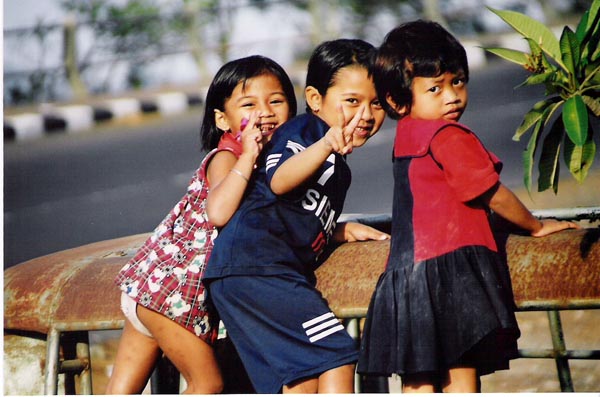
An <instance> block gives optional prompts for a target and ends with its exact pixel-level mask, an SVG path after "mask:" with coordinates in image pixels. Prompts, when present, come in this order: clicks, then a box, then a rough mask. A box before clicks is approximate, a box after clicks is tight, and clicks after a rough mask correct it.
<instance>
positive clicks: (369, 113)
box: [362, 103, 375, 121]
mask: <svg viewBox="0 0 600 397" xmlns="http://www.w3.org/2000/svg"><path fill="white" fill-rule="evenodd" d="M374 118H375V116H374V115H373V109H372V108H371V104H370V103H368V104H366V106H365V110H364V111H363V114H362V119H363V120H367V121H369V120H373V119H374Z"/></svg>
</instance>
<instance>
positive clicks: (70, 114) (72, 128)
mask: <svg viewBox="0 0 600 397" xmlns="http://www.w3.org/2000/svg"><path fill="white" fill-rule="evenodd" d="M50 114H52V115H53V116H56V117H60V118H62V119H63V120H64V121H65V123H66V124H67V127H66V130H67V132H72V133H74V132H81V131H85V130H89V129H90V128H92V126H93V125H94V109H93V108H92V107H91V106H89V105H70V106H61V107H56V108H52V110H51V112H50Z"/></svg>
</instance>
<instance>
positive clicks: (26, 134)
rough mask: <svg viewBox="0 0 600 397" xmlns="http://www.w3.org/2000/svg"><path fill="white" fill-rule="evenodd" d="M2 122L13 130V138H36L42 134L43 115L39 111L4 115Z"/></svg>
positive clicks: (18, 139) (19, 139)
mask: <svg viewBox="0 0 600 397" xmlns="http://www.w3.org/2000/svg"><path fill="white" fill-rule="evenodd" d="M4 123H5V124H7V125H10V126H11V127H12V128H13V130H14V131H15V140H17V141H22V140H28V139H37V138H40V137H41V136H42V135H43V134H44V117H43V116H42V115H41V114H39V113H23V114H19V115H15V116H6V117H5V118H4Z"/></svg>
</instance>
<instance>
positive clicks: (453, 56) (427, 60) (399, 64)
mask: <svg viewBox="0 0 600 397" xmlns="http://www.w3.org/2000/svg"><path fill="white" fill-rule="evenodd" d="M460 70H462V71H463V73H464V74H465V79H466V81H468V80H469V64H468V62H467V53H466V51H465V49H464V47H463V46H462V45H461V44H460V43H459V42H458V40H457V39H456V38H455V37H454V36H452V34H450V33H449V32H448V31H447V30H446V29H444V28H443V27H442V26H441V25H440V24H438V23H436V22H431V21H424V20H417V21H413V22H408V23H405V24H402V25H400V26H398V27H396V28H394V29H392V30H391V31H390V32H389V33H388V34H387V35H386V37H385V39H384V41H383V44H381V46H380V47H379V49H378V50H377V54H376V56H375V61H374V62H373V66H372V69H371V74H372V75H373V81H374V82H375V87H376V89H377V96H378V98H379V101H380V102H381V104H382V106H383V108H384V110H385V111H386V113H387V114H388V116H390V117H392V118H394V119H398V118H400V116H401V115H399V114H398V112H397V111H396V109H394V107H393V106H392V105H390V104H389V103H388V101H387V98H388V96H389V97H390V99H391V100H392V101H393V102H394V104H395V105H396V106H397V107H402V106H407V107H408V108H410V106H411V104H412V92H411V89H410V87H411V84H412V80H413V78H415V77H437V76H439V75H441V74H443V73H445V72H451V73H458V72H459V71H460Z"/></svg>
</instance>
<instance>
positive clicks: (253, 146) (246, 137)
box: [240, 111, 263, 158]
mask: <svg viewBox="0 0 600 397" xmlns="http://www.w3.org/2000/svg"><path fill="white" fill-rule="evenodd" d="M260 116H261V114H260V112H258V111H254V112H252V113H250V117H249V118H248V121H247V123H246V125H245V126H244V120H242V131H240V139H241V142H242V152H243V153H247V154H251V155H253V156H254V158H256V157H258V155H259V154H260V151H261V150H262V148H263V143H262V132H261V130H260V128H259V127H258V124H257V123H258V120H259V119H260Z"/></svg>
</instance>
